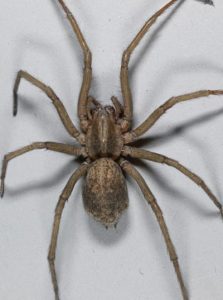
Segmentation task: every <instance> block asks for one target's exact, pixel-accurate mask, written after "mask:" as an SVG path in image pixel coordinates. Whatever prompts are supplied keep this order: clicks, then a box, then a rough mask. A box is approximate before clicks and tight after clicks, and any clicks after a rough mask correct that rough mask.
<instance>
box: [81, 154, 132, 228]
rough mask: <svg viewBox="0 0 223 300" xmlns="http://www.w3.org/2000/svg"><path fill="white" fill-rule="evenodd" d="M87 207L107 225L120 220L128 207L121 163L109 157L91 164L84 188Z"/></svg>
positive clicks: (96, 217)
mask: <svg viewBox="0 0 223 300" xmlns="http://www.w3.org/2000/svg"><path fill="white" fill-rule="evenodd" d="M83 200H84V205H85V209H86V210H87V212H88V213H90V214H91V215H92V216H93V217H94V218H95V219H96V220H97V221H100V222H101V223H102V224H104V225H105V226H111V225H114V224H116V223H117V222H118V219H119V217H120V215H121V214H122V212H123V210H125V209H126V208H127V207H128V194H127V187H126V181H125V178H124V176H123V173H122V170H121V168H120V167H119V165H118V164H117V163H116V162H114V161H113V160H112V159H109V158H101V159H98V160H96V161H95V162H93V163H92V165H91V166H90V168H89V170H88V173H87V176H86V181H85V185H84V189H83Z"/></svg>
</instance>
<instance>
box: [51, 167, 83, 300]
mask: <svg viewBox="0 0 223 300" xmlns="http://www.w3.org/2000/svg"><path fill="white" fill-rule="evenodd" d="M87 168H88V165H87V164H86V163H84V164H82V165H81V166H80V167H79V168H78V169H77V170H76V171H75V172H74V173H73V174H72V176H71V177H70V179H69V181H68V183H67V184H66V186H65V188H64V189H63V191H62V193H61V195H60V198H59V201H58V203H57V206H56V209H55V216H54V223H53V230H52V235H51V242H50V247H49V253H48V261H49V267H50V273H51V278H52V283H53V287H54V292H55V299H56V300H59V289H58V283H57V276H56V270H55V255H56V246H57V239H58V233H59V227H60V221H61V215H62V212H63V209H64V206H65V203H66V201H67V200H68V198H69V197H70V195H71V193H72V191H73V188H74V185H75V184H76V182H77V181H78V179H79V178H80V177H81V176H83V175H84V174H85V173H86V171H87Z"/></svg>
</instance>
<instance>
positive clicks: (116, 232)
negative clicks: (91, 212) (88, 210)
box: [88, 209, 130, 247]
mask: <svg viewBox="0 0 223 300" xmlns="http://www.w3.org/2000/svg"><path fill="white" fill-rule="evenodd" d="M88 228H89V231H90V233H91V234H92V235H93V236H94V238H95V239H97V241H98V243H100V244H103V245H105V246H109V247H110V246H111V245H114V244H115V243H118V242H119V240H122V239H123V236H125V235H126V234H127V231H128V230H130V217H129V210H128V209H127V210H126V211H125V212H124V213H123V214H122V216H121V217H120V219H119V221H118V223H117V224H116V226H112V227H108V228H106V227H105V226H103V225H102V224H100V223H99V222H97V221H95V220H94V219H93V218H92V217H91V216H89V218H88Z"/></svg>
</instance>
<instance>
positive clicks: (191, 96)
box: [124, 90, 223, 143]
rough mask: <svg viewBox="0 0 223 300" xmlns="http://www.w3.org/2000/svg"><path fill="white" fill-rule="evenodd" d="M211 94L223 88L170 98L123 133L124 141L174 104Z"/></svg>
mask: <svg viewBox="0 0 223 300" xmlns="http://www.w3.org/2000/svg"><path fill="white" fill-rule="evenodd" d="M211 95H223V90H201V91H197V92H193V93H189V94H184V95H180V96H177V97H172V98H170V99H169V100H167V101H166V102H165V103H164V104H162V105H161V106H159V107H158V108H157V109H155V110H154V112H153V113H152V114H151V115H149V117H148V118H147V119H146V120H145V121H144V122H143V123H142V124H140V125H139V126H138V127H137V128H136V129H134V130H133V131H131V132H129V133H126V134H125V136H124V139H125V141H126V143H130V142H132V141H134V140H135V139H136V138H138V137H140V136H141V135H142V134H144V133H145V132H147V131H148V130H149V129H150V128H151V127H152V126H153V125H154V124H155V123H156V121H157V120H158V119H159V118H160V117H161V116H162V115H163V114H165V112H166V111H167V110H168V109H170V108H171V107H173V106H174V105H175V104H177V103H180V102H184V101H189V100H193V99H199V98H202V97H207V96H211Z"/></svg>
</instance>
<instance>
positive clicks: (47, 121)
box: [15, 95, 76, 145]
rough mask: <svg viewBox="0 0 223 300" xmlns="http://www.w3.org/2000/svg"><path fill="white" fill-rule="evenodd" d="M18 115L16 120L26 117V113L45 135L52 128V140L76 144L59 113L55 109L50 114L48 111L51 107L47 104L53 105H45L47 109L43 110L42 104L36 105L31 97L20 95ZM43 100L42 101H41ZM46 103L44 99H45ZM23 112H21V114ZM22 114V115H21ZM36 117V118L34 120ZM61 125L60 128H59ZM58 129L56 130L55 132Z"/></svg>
mask: <svg viewBox="0 0 223 300" xmlns="http://www.w3.org/2000/svg"><path fill="white" fill-rule="evenodd" d="M18 100H19V101H18V102H19V103H18V114H17V116H16V117H15V118H21V117H24V113H25V114H30V116H29V119H30V120H31V119H32V120H31V121H32V123H33V124H34V123H36V121H38V122H37V124H34V125H35V126H38V128H40V129H41V130H42V132H43V133H45V132H46V128H51V129H52V130H51V131H50V133H52V134H53V137H52V139H54V138H55V139H56V140H58V141H60V142H61V143H65V144H74V145H75V144H76V141H75V140H74V139H73V138H72V137H70V136H69V135H68V133H67V131H66V130H65V129H64V128H63V124H62V123H61V121H60V119H59V117H58V115H57V113H56V112H55V111H54V109H53V108H54V107H51V106H50V108H51V110H50V112H49V111H47V108H48V107H49V105H47V104H51V103H45V104H46V106H45V107H46V109H42V106H40V104H39V105H38V104H36V101H32V97H30V96H29V98H28V97H27V96H24V95H19V97H18ZM40 100H42V99H40ZM43 101H44V99H43ZM20 110H21V112H20ZM20 114H21V115H20ZM32 117H34V118H32ZM37 117H38V120H37ZM58 124H59V126H58ZM55 128H56V130H55Z"/></svg>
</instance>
